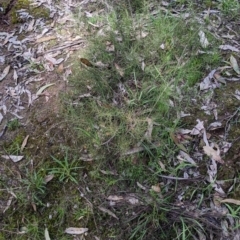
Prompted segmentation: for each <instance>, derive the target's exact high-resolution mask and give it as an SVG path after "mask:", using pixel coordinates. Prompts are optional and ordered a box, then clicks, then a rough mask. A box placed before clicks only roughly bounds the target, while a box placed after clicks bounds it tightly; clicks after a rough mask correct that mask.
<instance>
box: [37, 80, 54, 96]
mask: <svg viewBox="0 0 240 240" xmlns="http://www.w3.org/2000/svg"><path fill="white" fill-rule="evenodd" d="M52 85H55V83H49V84H46V85H44V86H42V87H41V88H40V89H39V90H38V91H37V93H36V95H37V96H39V95H40V94H42V92H43V91H44V90H45V89H46V88H49V87H51V86H52Z"/></svg>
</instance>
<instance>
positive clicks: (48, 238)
mask: <svg viewBox="0 0 240 240" xmlns="http://www.w3.org/2000/svg"><path fill="white" fill-rule="evenodd" d="M44 237H45V240H51V238H50V236H49V232H48V229H47V228H45V230H44Z"/></svg>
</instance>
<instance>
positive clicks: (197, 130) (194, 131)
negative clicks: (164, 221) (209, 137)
mask: <svg viewBox="0 0 240 240" xmlns="http://www.w3.org/2000/svg"><path fill="white" fill-rule="evenodd" d="M197 122H198V124H197V125H196V126H195V127H194V128H193V129H192V131H191V133H190V134H191V135H198V134H200V133H201V131H202V130H203V129H204V126H203V121H200V120H199V119H197Z"/></svg>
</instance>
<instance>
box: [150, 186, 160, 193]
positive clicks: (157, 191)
mask: <svg viewBox="0 0 240 240" xmlns="http://www.w3.org/2000/svg"><path fill="white" fill-rule="evenodd" d="M151 189H152V190H153V191H154V192H156V193H160V192H161V188H160V184H157V185H153V186H152V187H151Z"/></svg>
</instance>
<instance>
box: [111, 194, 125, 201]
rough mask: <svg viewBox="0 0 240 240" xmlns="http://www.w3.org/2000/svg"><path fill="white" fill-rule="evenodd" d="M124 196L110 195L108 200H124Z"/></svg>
mask: <svg viewBox="0 0 240 240" xmlns="http://www.w3.org/2000/svg"><path fill="white" fill-rule="evenodd" d="M123 199H124V198H123V197H122V196H117V195H110V196H108V198H107V200H109V201H122V200H123Z"/></svg>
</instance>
